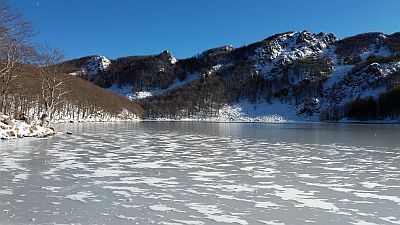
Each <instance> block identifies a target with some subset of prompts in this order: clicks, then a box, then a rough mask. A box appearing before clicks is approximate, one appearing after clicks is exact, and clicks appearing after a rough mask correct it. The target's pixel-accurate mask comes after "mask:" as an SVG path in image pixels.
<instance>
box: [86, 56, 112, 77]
mask: <svg viewBox="0 0 400 225" xmlns="http://www.w3.org/2000/svg"><path fill="white" fill-rule="evenodd" d="M110 64H111V61H110V60H109V59H107V58H106V57H105V56H93V57H92V58H90V59H89V60H88V62H87V64H86V66H85V68H84V73H85V74H89V75H96V74H97V73H99V72H102V71H105V70H107V69H108V67H109V66H110Z"/></svg>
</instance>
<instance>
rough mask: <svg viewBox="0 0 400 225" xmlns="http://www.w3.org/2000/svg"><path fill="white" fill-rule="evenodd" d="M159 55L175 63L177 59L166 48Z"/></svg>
mask: <svg viewBox="0 0 400 225" xmlns="http://www.w3.org/2000/svg"><path fill="white" fill-rule="evenodd" d="M160 56H161V57H163V58H166V59H167V60H169V62H170V63H171V64H175V63H176V62H177V61H178V60H177V59H176V58H175V57H174V56H173V55H172V53H171V52H169V51H168V50H165V51H163V52H162V53H161V54H160Z"/></svg>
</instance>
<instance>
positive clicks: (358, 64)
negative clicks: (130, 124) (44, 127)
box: [80, 30, 400, 120]
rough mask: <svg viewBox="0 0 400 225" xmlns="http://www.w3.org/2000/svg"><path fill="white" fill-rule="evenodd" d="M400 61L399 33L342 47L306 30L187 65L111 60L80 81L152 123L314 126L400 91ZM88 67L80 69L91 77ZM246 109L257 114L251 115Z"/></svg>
mask: <svg viewBox="0 0 400 225" xmlns="http://www.w3.org/2000/svg"><path fill="white" fill-rule="evenodd" d="M399 55H400V33H394V34H392V35H385V34H382V33H365V34H360V35H356V36H353V37H348V38H344V39H341V40H339V39H337V38H336V37H335V35H333V34H331V33H319V34H312V33H310V32H308V31H306V30H305V31H302V32H287V33H282V34H277V35H274V36H271V37H268V38H266V39H264V40H262V41H260V42H256V43H253V44H250V45H247V46H243V47H240V48H234V47H233V46H231V45H226V46H222V47H218V48H213V49H209V50H206V51H204V52H203V53H201V54H199V55H196V56H195V57H192V58H187V59H180V60H176V59H175V57H173V55H172V54H171V53H170V52H168V51H164V52H162V53H160V54H158V55H151V56H131V57H123V58H119V59H116V60H111V63H109V64H107V63H105V64H106V66H103V67H101V66H98V64H95V63H93V64H94V65H95V66H93V67H94V68H99V69H93V70H90V71H93V73H92V75H91V76H90V77H85V76H82V77H83V78H85V79H89V80H91V81H92V82H94V83H95V84H97V85H99V86H101V87H103V88H107V89H109V90H111V91H114V92H116V93H118V94H120V95H122V96H125V97H127V98H129V99H131V100H134V101H139V102H140V104H142V106H143V107H144V108H145V109H146V110H147V116H148V117H151V118H157V117H163V118H168V117H171V118H199V117H210V118H211V117H212V118H216V117H221V118H225V119H226V118H230V117H231V116H226V115H239V114H240V115H241V116H238V118H239V119H238V120H242V119H240V118H281V119H282V120H318V119H320V118H322V117H324V116H322V114H324V115H325V114H326V113H327V112H331V111H334V112H335V113H336V112H338V113H337V114H338V115H336V117H335V118H336V119H340V118H341V117H346V115H347V114H346V113H347V112H346V110H347V108H348V106H349V104H351V103H352V102H353V101H355V100H357V99H362V98H366V97H369V96H371V97H373V98H374V99H375V100H376V101H378V100H379V97H380V96H381V95H382V94H383V93H387V92H390V91H391V90H395V89H397V88H400V84H399V83H400V81H399V80H400V79H399V77H400V76H399V74H400V73H399V72H398V71H399V62H400V56H399ZM89 61H90V60H89ZM89 61H87V62H89ZM99 61H101V62H103V61H104V60H99V59H97V61H96V62H99ZM87 66H88V64H84V65H82V67H81V68H80V69H82V70H86V71H89V70H88V69H87ZM96 74H97V75H96ZM249 105H253V107H254V109H257V110H255V111H254V110H250V111H249V109H250V108H252V107H249ZM283 106H284V107H283ZM285 107H286V108H285ZM284 108H285V110H282V109H284ZM274 109H280V110H278V111H277V110H274ZM221 110H222V111H221ZM284 111H287V112H284ZM238 112H240V113H238ZM263 114H265V115H263ZM269 114H271V115H269ZM234 117H235V116H233V117H232V118H234ZM324 118H325V117H324ZM329 118H332V117H331V116H330V117H329ZM229 120H231V119H229ZM266 120H269V119H266Z"/></svg>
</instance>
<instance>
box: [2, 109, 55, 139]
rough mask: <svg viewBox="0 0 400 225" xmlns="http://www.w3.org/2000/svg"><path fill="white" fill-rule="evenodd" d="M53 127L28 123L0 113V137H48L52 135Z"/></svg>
mask: <svg viewBox="0 0 400 225" xmlns="http://www.w3.org/2000/svg"><path fill="white" fill-rule="evenodd" d="M55 133H56V131H55V130H54V129H53V128H47V127H42V126H40V125H39V124H38V123H37V122H33V123H30V124H28V123H27V122H25V121H21V120H14V119H12V118H11V117H10V116H6V115H0V139H2V140H4V139H13V138H21V137H48V136H51V135H54V134H55Z"/></svg>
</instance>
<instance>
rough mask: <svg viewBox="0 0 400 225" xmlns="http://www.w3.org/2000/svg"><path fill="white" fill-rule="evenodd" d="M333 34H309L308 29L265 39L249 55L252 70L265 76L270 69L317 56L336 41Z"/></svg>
mask: <svg viewBox="0 0 400 225" xmlns="http://www.w3.org/2000/svg"><path fill="white" fill-rule="evenodd" d="M336 40H337V39H336V37H335V36H334V35H333V34H325V33H320V34H317V35H316V34H311V33H309V32H308V31H303V32H290V33H285V34H281V35H279V36H278V37H275V38H273V39H272V40H270V41H267V42H266V43H265V44H263V45H262V46H260V47H258V48H256V50H255V51H254V54H253V55H252V56H251V57H250V60H251V61H252V62H253V65H254V70H255V71H257V72H259V73H260V74H262V75H263V76H265V77H267V76H268V75H270V74H271V71H272V69H274V68H277V67H280V66H283V65H287V64H289V63H290V62H293V61H295V60H298V59H302V58H306V57H310V56H318V55H320V54H321V53H323V52H324V50H325V49H327V48H329V47H330V46H333V45H334V43H335V42H336Z"/></svg>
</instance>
